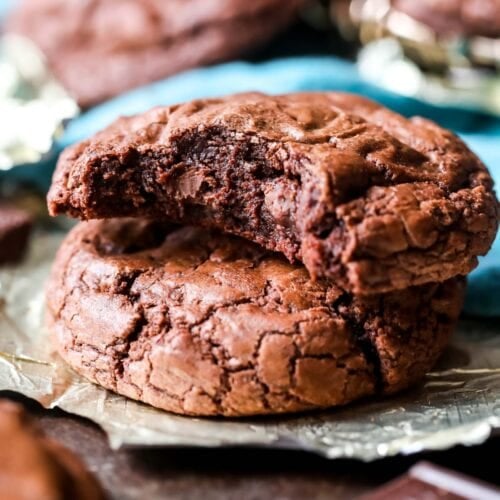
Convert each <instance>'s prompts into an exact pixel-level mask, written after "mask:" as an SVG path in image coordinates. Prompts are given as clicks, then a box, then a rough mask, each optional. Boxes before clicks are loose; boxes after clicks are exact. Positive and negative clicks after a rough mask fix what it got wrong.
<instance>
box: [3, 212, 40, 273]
mask: <svg viewBox="0 0 500 500" xmlns="http://www.w3.org/2000/svg"><path fill="white" fill-rule="evenodd" d="M32 224H33V221H32V218H31V216H30V215H29V214H28V213H27V212H25V211H24V210H20V209H18V208H15V207H13V206H10V205H6V204H2V203H0V265H1V264H10V263H15V262H18V261H19V260H21V258H22V257H23V255H24V253H25V251H26V247H27V246H28V240H29V236H30V233H31V228H32Z"/></svg>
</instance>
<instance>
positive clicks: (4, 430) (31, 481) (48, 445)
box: [0, 400, 104, 500]
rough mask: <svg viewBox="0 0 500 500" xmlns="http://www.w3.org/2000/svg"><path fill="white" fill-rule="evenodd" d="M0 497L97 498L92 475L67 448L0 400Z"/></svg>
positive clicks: (12, 499) (14, 499)
mask: <svg viewBox="0 0 500 500" xmlns="http://www.w3.org/2000/svg"><path fill="white" fill-rule="evenodd" d="M0 442H1V443H2V445H1V446H0V464H1V467H0V497H1V498H3V499H9V500H34V499H47V500H49V499H50V500H59V499H60V500H63V499H72V500H100V499H104V494H103V492H102V490H101V488H100V487H99V485H98V483H97V482H96V480H95V479H94V477H93V476H92V475H91V474H90V473H89V472H88V471H87V470H86V469H85V467H84V465H83V464H82V463H81V461H80V460H79V459H78V458H77V457H76V456H75V455H73V453H71V452H70V451H69V450H67V449H66V448H63V447H62V446H61V445H59V444H58V443H56V442H55V441H52V440H51V439H48V438H46V437H44V436H43V435H42V434H41V433H40V432H39V430H38V429H37V428H36V427H35V426H34V425H33V423H32V422H31V420H30V419H29V418H28V416H27V415H26V414H25V413H24V411H23V409H22V408H21V406H19V405H17V404H14V403H11V402H9V401H5V400H4V401H0Z"/></svg>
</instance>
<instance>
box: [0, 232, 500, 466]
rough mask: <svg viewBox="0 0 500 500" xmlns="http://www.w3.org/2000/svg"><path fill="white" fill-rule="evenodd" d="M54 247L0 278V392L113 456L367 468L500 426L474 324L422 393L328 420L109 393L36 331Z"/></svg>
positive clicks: (498, 403) (41, 241)
mask: <svg viewBox="0 0 500 500" xmlns="http://www.w3.org/2000/svg"><path fill="white" fill-rule="evenodd" d="M61 239H62V235H61V234H50V233H42V232H39V233H38V234H36V235H35V237H34V239H33V241H32V247H31V251H30V253H29V255H28V256H27V257H26V259H25V261H24V262H23V263H22V264H21V265H19V266H16V267H11V268H3V269H1V270H0V301H1V302H0V305H1V308H0V329H1V335H0V390H9V391H15V392H19V393H21V394H24V395H25V396H28V397H30V398H33V399H36V400H37V401H39V402H40V403H41V404H42V405H44V406H45V407H47V408H52V407H56V406H57V407H60V408H62V409H63V410H66V411H68V412H70V413H73V414H76V415H81V416H83V417H87V418H89V419H91V420H93V421H94V422H96V423H97V424H99V425H100V426H101V427H102V428H103V429H104V430H105V432H106V433H107V434H108V436H109V440H110V442H111V445H112V446H113V447H115V448H118V447H120V446H125V445H126V446H208V447H220V446H236V445H245V446H250V445H252V446H266V447H276V448H294V449H302V450H307V451H311V452H315V453H318V454H321V455H323V456H325V457H328V458H332V459H333V458H357V459H361V460H365V461H370V460H375V459H377V458H380V457H385V456H391V455H396V454H400V453H402V454H410V453H415V452H419V451H423V450H436V449H443V448H447V447H450V446H453V445H457V444H465V445H472V444H478V443H481V442H482V441H484V440H485V439H487V438H488V436H489V435H490V433H491V432H492V431H493V430H494V429H496V428H499V427H500V332H498V328H495V327H494V326H493V325H491V324H490V326H487V325H485V324H482V323H481V322H478V321H476V322H467V323H466V322H462V323H461V325H460V327H459V329H458V332H457V333H456V335H455V336H454V340H453V342H452V345H451V346H450V348H449V349H448V351H447V352H446V354H445V356H444V358H443V359H442V361H441V364H440V365H439V367H437V368H436V370H435V371H434V372H432V373H429V374H428V376H427V379H426V381H425V382H424V384H423V385H422V386H421V387H419V388H415V389H413V390H411V391H408V392H406V393H403V394H401V395H399V396H395V397H391V398H385V399H380V400H375V399H372V400H366V401H362V402H359V403H357V404H354V405H350V406H348V407H345V408H340V409H334V410H331V411H327V412H321V413H311V414H307V415H301V416H290V417H279V418H253V419H248V418H247V419H242V420H236V419H200V418H187V417H181V416H176V415H173V414H169V413H166V412H163V411H160V410H156V409H154V408H152V407H150V406H146V405H143V404H141V403H137V402H135V401H132V400H129V399H126V398H124V397H121V396H118V395H116V394H113V393H111V392H108V391H106V390H104V389H101V388H99V387H98V386H96V385H94V384H92V383H90V382H87V381H86V380H84V379H82V378H81V377H80V376H78V375H76V374H75V373H74V372H73V371H72V370H71V369H70V368H68V367H67V366H66V365H65V364H64V363H63V361H62V360H60V359H59V358H58V356H57V354H55V353H54V352H53V348H52V346H51V341H50V335H49V333H48V332H47V331H46V330H45V329H44V327H43V318H44V282H45V281H46V279H47V276H48V274H49V271H50V266H51V264H52V261H53V258H54V254H55V252H56V250H57V248H58V246H59V244H60V242H61Z"/></svg>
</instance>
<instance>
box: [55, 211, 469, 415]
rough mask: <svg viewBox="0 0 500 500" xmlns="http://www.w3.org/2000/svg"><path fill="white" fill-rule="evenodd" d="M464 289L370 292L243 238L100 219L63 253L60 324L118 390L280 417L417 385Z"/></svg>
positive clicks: (87, 369)
mask: <svg viewBox="0 0 500 500" xmlns="http://www.w3.org/2000/svg"><path fill="white" fill-rule="evenodd" d="M463 288H464V283H463V280H461V279H453V280H450V281H447V282H445V283H442V284H439V285H437V284H436V285H434V284H433V285H425V286H421V287H417V288H411V289H407V290H403V291H399V292H397V293H393V294H389V295H382V296H373V297H368V298H363V299H360V298H357V297H353V296H352V295H350V294H347V293H345V292H344V291H343V290H341V289H340V288H338V287H337V286H335V285H333V284H331V283H328V284H326V283H324V282H319V281H317V282H314V281H312V280H311V279H310V278H309V275H308V273H307V271H306V270H305V268H304V267H302V266H294V265H291V264H289V263H288V262H287V261H285V260H284V259H283V258H281V257H280V256H279V255H276V254H271V253H269V252H266V251H264V250H262V249H261V248H260V247H257V246H255V245H253V244H251V243H248V242H246V241H244V240H241V239H238V238H236V237H230V236H225V235H222V234H218V233H215V232H209V231H206V230H201V229H195V228H191V227H185V228H180V229H179V228H175V227H173V226H169V225H167V224H161V223H158V222H148V221H144V220H142V221H141V220H139V221H137V220H126V219H125V220H107V221H91V222H86V223H81V224H79V225H78V226H77V227H76V228H75V229H73V231H72V232H71V233H70V234H69V235H68V237H67V238H66V240H65V242H64V243H63V244H62V247H61V249H60V250H59V253H58V255H57V258H56V261H55V263H54V267H53V271H52V276H51V279H50V282H49V286H48V290H47V301H48V322H49V326H50V328H51V329H52V331H53V333H54V337H55V341H56V344H57V347H58V350H59V352H60V354H61V355H62V357H63V358H64V359H65V360H66V361H67V362H68V363H69V364H70V365H71V366H72V367H73V368H74V369H75V370H76V371H77V372H78V373H80V374H82V375H84V376H85V377H87V378H88V379H90V380H92V381H93V382H95V383H97V384H99V385H101V386H103V387H106V388H107V389H111V390H113V391H115V392H117V393H119V394H123V395H124V396H128V397H130V398H133V399H137V400H139V401H143V402H145V403H149V404H151V405H153V406H156V407H158V408H162V409H165V410H169V411H173V412H176V413H181V414H186V415H226V416H245V415H256V414H272V413H283V412H295V411H303V410H310V409H313V408H325V407H330V406H335V405H341V404H345V403H347V402H349V401H352V400H355V399H358V398H361V397H363V396H368V395H373V394H387V393H393V392H396V391H399V390H401V389H404V388H406V387H408V386H409V385H411V384H413V383H415V382H417V381H418V380H420V379H421V378H422V377H423V376H424V374H425V373H426V371H428V370H429V369H430V368H431V367H432V365H433V364H434V362H435V361H436V359H437V358H438V356H439V355H440V353H441V352H442V351H443V349H444V347H445V346H446V343H447V340H448V338H449V336H450V333H451V331H452V329H453V326H454V324H455V321H456V319H457V317H458V315H459V311H460V308H461V305H462V295H463Z"/></svg>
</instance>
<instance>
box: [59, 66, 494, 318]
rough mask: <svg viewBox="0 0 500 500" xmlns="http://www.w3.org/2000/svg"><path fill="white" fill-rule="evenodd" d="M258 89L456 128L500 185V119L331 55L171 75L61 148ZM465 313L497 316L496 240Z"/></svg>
mask: <svg viewBox="0 0 500 500" xmlns="http://www.w3.org/2000/svg"><path fill="white" fill-rule="evenodd" d="M251 90H260V91H262V92H268V93H281V92H292V91H301V90H343V91H348V92H356V93H360V94H363V95H366V96H368V97H371V98H373V99H376V100H377V101H379V102H382V103H384V104H385V105H387V106H389V107H390V108H392V109H394V110H396V111H398V112H400V113H402V114H404V115H408V116H410V115H415V114H418V115H422V116H426V117H429V118H431V119H433V120H436V121H437V122H439V123H440V124H441V125H443V126H445V127H447V128H451V129H453V130H455V131H456V132H457V133H458V134H459V135H460V136H461V137H462V138H463V139H464V140H465V141H466V142H467V143H468V144H469V146H470V147H471V148H472V149H473V150H474V151H475V152H476V153H477V154H478V155H479V156H480V157H481V158H482V160H483V161H484V162H485V163H486V164H487V165H488V167H489V169H490V171H491V172H492V174H493V176H494V177H495V179H496V183H497V185H500V119H497V118H494V117H491V116H486V115H479V114H476V113H470V112H464V111H461V110H456V109H443V108H439V107H434V106H431V105H428V104H423V103H422V102H419V101H416V100H413V99H408V98H404V97H400V96H396V95H394V94H391V93H389V92H385V91H383V90H381V89H379V88H377V87H374V86H372V85H369V84H367V83H366V82H363V81H362V80H361V79H360V77H359V75H358V74H357V71H356V69H355V66H354V65H353V64H351V63H349V62H347V61H344V60H341V59H338V58H335V57H302V58H290V59H282V60H274V61H270V62H265V63H259V64H249V63H241V62H235V63H229V64H223V65H219V66H214V67H211V68H203V69H198V70H193V71H188V72H186V73H183V74H180V75H178V76H174V77H172V78H169V79H167V80H164V81H161V82H158V83H154V84H152V85H148V86H146V87H142V88H140V89H138V90H135V91H132V92H130V93H128V94H125V95H122V96H120V97H118V98H116V99H113V100H111V101H109V102H107V103H105V104H103V105H101V106H98V107H96V108H94V109H92V110H90V111H88V112H87V113H85V114H84V115H82V116H81V117H79V118H77V119H76V120H74V121H73V122H71V123H70V124H69V126H68V128H67V130H66V133H65V135H64V136H63V137H62V140H61V141H60V144H59V146H60V147H63V146H67V145H69V144H72V143H73V142H75V141H78V140H80V139H83V138H85V137H88V136H89V135H91V134H92V133H94V132H95V131H97V130H99V129H101V128H102V127H104V126H105V125H107V124H108V123H110V122H111V121H112V120H113V119H114V118H116V117H117V116H119V115H128V114H132V113H138V112H141V111H144V110H146V109H148V108H151V107H152V106H156V105H161V104H171V103H175V102H181V101H185V100H188V99H193V98H198V97H207V96H220V95H223V94H227V93H232V92H243V91H251ZM465 311H466V312H467V313H469V314H472V315H482V316H500V239H499V238H497V241H496V242H495V245H494V247H493V249H492V250H491V252H490V253H489V254H488V255H487V256H486V257H483V258H482V259H481V263H480V265H479V267H478V268H477V269H476V270H475V271H474V272H473V273H472V274H471V275H470V278H469V286H468V293H467V300H466V306H465Z"/></svg>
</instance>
